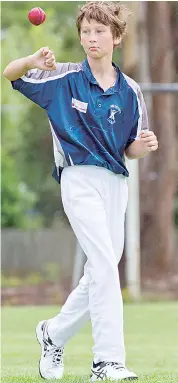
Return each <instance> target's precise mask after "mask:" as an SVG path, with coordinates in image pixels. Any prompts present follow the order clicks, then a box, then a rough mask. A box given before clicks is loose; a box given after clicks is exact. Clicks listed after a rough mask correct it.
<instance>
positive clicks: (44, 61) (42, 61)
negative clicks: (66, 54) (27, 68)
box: [30, 47, 56, 71]
mask: <svg viewBox="0 0 178 383" xmlns="http://www.w3.org/2000/svg"><path fill="white" fill-rule="evenodd" d="M30 61H31V63H32V67H33V68H38V69H41V70H48V71H52V70H55V69H56V60H55V56H54V53H53V51H51V50H50V49H49V48H48V47H43V48H40V49H39V50H38V51H37V52H35V53H34V54H33V55H31V56H30Z"/></svg>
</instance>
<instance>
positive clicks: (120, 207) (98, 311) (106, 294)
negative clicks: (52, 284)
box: [48, 165, 128, 365]
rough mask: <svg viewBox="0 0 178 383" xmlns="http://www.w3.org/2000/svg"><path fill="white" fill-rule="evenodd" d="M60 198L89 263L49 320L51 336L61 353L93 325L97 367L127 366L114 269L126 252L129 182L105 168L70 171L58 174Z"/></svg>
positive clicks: (121, 309) (119, 295) (118, 285)
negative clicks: (104, 363) (102, 363)
mask: <svg viewBox="0 0 178 383" xmlns="http://www.w3.org/2000/svg"><path fill="white" fill-rule="evenodd" d="M61 195H62V202H63V206H64V210H65V212H66V214H67V216H68V219H69V221H70V223H71V226H72V229H73V231H74V233H75V235H76V237H77V239H78V241H79V243H80V245H81V247H82V249H83V251H84V252H85V254H86V256H87V262H86V264H85V267H84V276H83V277H82V278H81V280H80V282H79V285H78V286H77V288H76V289H75V290H73V292H72V293H71V294H70V295H69V297H68V299H67V301H66V302H65V304H64V306H63V307H62V309H61V312H60V313H59V314H58V315H57V316H56V317H54V318H52V319H51V320H50V322H49V327H48V332H49V336H50V337H51V339H52V341H53V342H54V344H56V345H57V346H59V347H61V346H63V345H65V343H66V342H67V341H68V340H69V339H70V338H71V337H72V336H73V335H74V334H76V332H77V331H78V330H79V329H80V328H81V327H82V326H83V325H84V324H85V323H86V322H87V321H88V319H91V323H92V336H93V340H94V347H93V354H94V361H95V363H97V362H99V361H110V362H118V363H122V364H123V365H125V346H124V334H123V301H122V295H121V288H120V281H119V274H118V263H119V261H120V259H121V256H122V253H123V247H124V221H125V212H126V206H127V200H128V186H127V180H126V178H125V177H123V176H122V175H116V174H114V173H112V172H111V171H110V170H107V169H105V168H100V167H96V166H89V165H88V166H85V165H81V166H79V165H77V166H70V167H67V168H65V169H64V170H63V172H62V178H61Z"/></svg>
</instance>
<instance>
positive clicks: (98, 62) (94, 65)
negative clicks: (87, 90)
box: [87, 56, 115, 77]
mask: <svg viewBox="0 0 178 383" xmlns="http://www.w3.org/2000/svg"><path fill="white" fill-rule="evenodd" d="M87 60H88V64H89V66H90V69H91V71H92V73H93V76H94V77H95V76H98V77H104V76H112V75H113V73H114V72H115V69H114V67H113V65H112V59H111V58H110V57H103V58H102V59H93V58H91V57H88V56H87Z"/></svg>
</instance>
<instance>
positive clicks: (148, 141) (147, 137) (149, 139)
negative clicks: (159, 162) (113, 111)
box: [139, 130, 158, 152]
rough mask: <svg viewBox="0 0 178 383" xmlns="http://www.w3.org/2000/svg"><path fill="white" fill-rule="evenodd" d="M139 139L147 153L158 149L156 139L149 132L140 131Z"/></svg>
mask: <svg viewBox="0 0 178 383" xmlns="http://www.w3.org/2000/svg"><path fill="white" fill-rule="evenodd" d="M139 137H140V140H141V141H142V142H143V144H144V147H145V150H147V152H152V151H155V150H157V149H158V140H157V137H156V136H155V134H154V133H153V132H152V131H151V130H142V131H141V133H140V136H139Z"/></svg>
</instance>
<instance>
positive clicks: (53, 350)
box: [44, 340, 64, 367]
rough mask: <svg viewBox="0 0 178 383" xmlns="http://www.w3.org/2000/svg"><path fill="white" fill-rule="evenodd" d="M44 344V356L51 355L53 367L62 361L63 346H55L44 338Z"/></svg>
mask: <svg viewBox="0 0 178 383" xmlns="http://www.w3.org/2000/svg"><path fill="white" fill-rule="evenodd" d="M44 344H45V347H44V357H46V356H47V355H48V356H49V355H51V356H52V361H53V365H54V367H58V366H59V365H60V364H61V363H62V362H63V352H64V348H63V347H61V348H59V347H55V346H53V344H52V342H51V343H49V341H48V340H45V341H44Z"/></svg>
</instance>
